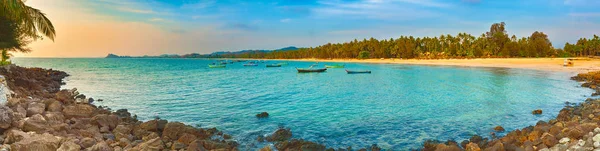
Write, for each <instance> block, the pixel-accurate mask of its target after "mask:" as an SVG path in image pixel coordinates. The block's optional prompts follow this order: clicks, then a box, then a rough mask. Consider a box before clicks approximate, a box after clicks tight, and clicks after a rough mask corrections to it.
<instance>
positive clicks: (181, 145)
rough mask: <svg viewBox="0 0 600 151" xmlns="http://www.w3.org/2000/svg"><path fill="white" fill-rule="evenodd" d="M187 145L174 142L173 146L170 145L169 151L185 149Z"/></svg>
mask: <svg viewBox="0 0 600 151" xmlns="http://www.w3.org/2000/svg"><path fill="white" fill-rule="evenodd" d="M186 147H187V145H185V144H183V143H182V142H178V141H177V142H174V143H173V145H171V150H180V149H184V148H186Z"/></svg>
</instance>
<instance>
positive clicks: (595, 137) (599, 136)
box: [592, 134, 600, 142]
mask: <svg viewBox="0 0 600 151" xmlns="http://www.w3.org/2000/svg"><path fill="white" fill-rule="evenodd" d="M592 140H593V141H594V142H600V134H596V135H594V137H592Z"/></svg>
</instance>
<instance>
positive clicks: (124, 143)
mask: <svg viewBox="0 0 600 151" xmlns="http://www.w3.org/2000/svg"><path fill="white" fill-rule="evenodd" d="M130 144H131V141H129V139H127V138H121V139H119V146H121V147H125V146H128V145H130Z"/></svg>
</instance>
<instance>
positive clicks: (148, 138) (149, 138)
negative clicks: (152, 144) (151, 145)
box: [142, 132, 160, 141]
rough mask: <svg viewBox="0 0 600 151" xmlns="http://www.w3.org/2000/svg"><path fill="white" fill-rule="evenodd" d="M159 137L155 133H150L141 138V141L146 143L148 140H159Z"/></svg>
mask: <svg viewBox="0 0 600 151" xmlns="http://www.w3.org/2000/svg"><path fill="white" fill-rule="evenodd" d="M159 137H160V136H159V135H158V134H157V133H155V132H152V133H150V134H148V135H146V136H144V137H142V140H143V141H148V140H151V139H155V138H159Z"/></svg>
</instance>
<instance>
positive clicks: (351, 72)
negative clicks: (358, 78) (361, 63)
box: [346, 70, 371, 74]
mask: <svg viewBox="0 0 600 151" xmlns="http://www.w3.org/2000/svg"><path fill="white" fill-rule="evenodd" d="M346 73H348V74H358V73H369V74H370V73H371V70H357V71H350V70H346Z"/></svg>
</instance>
